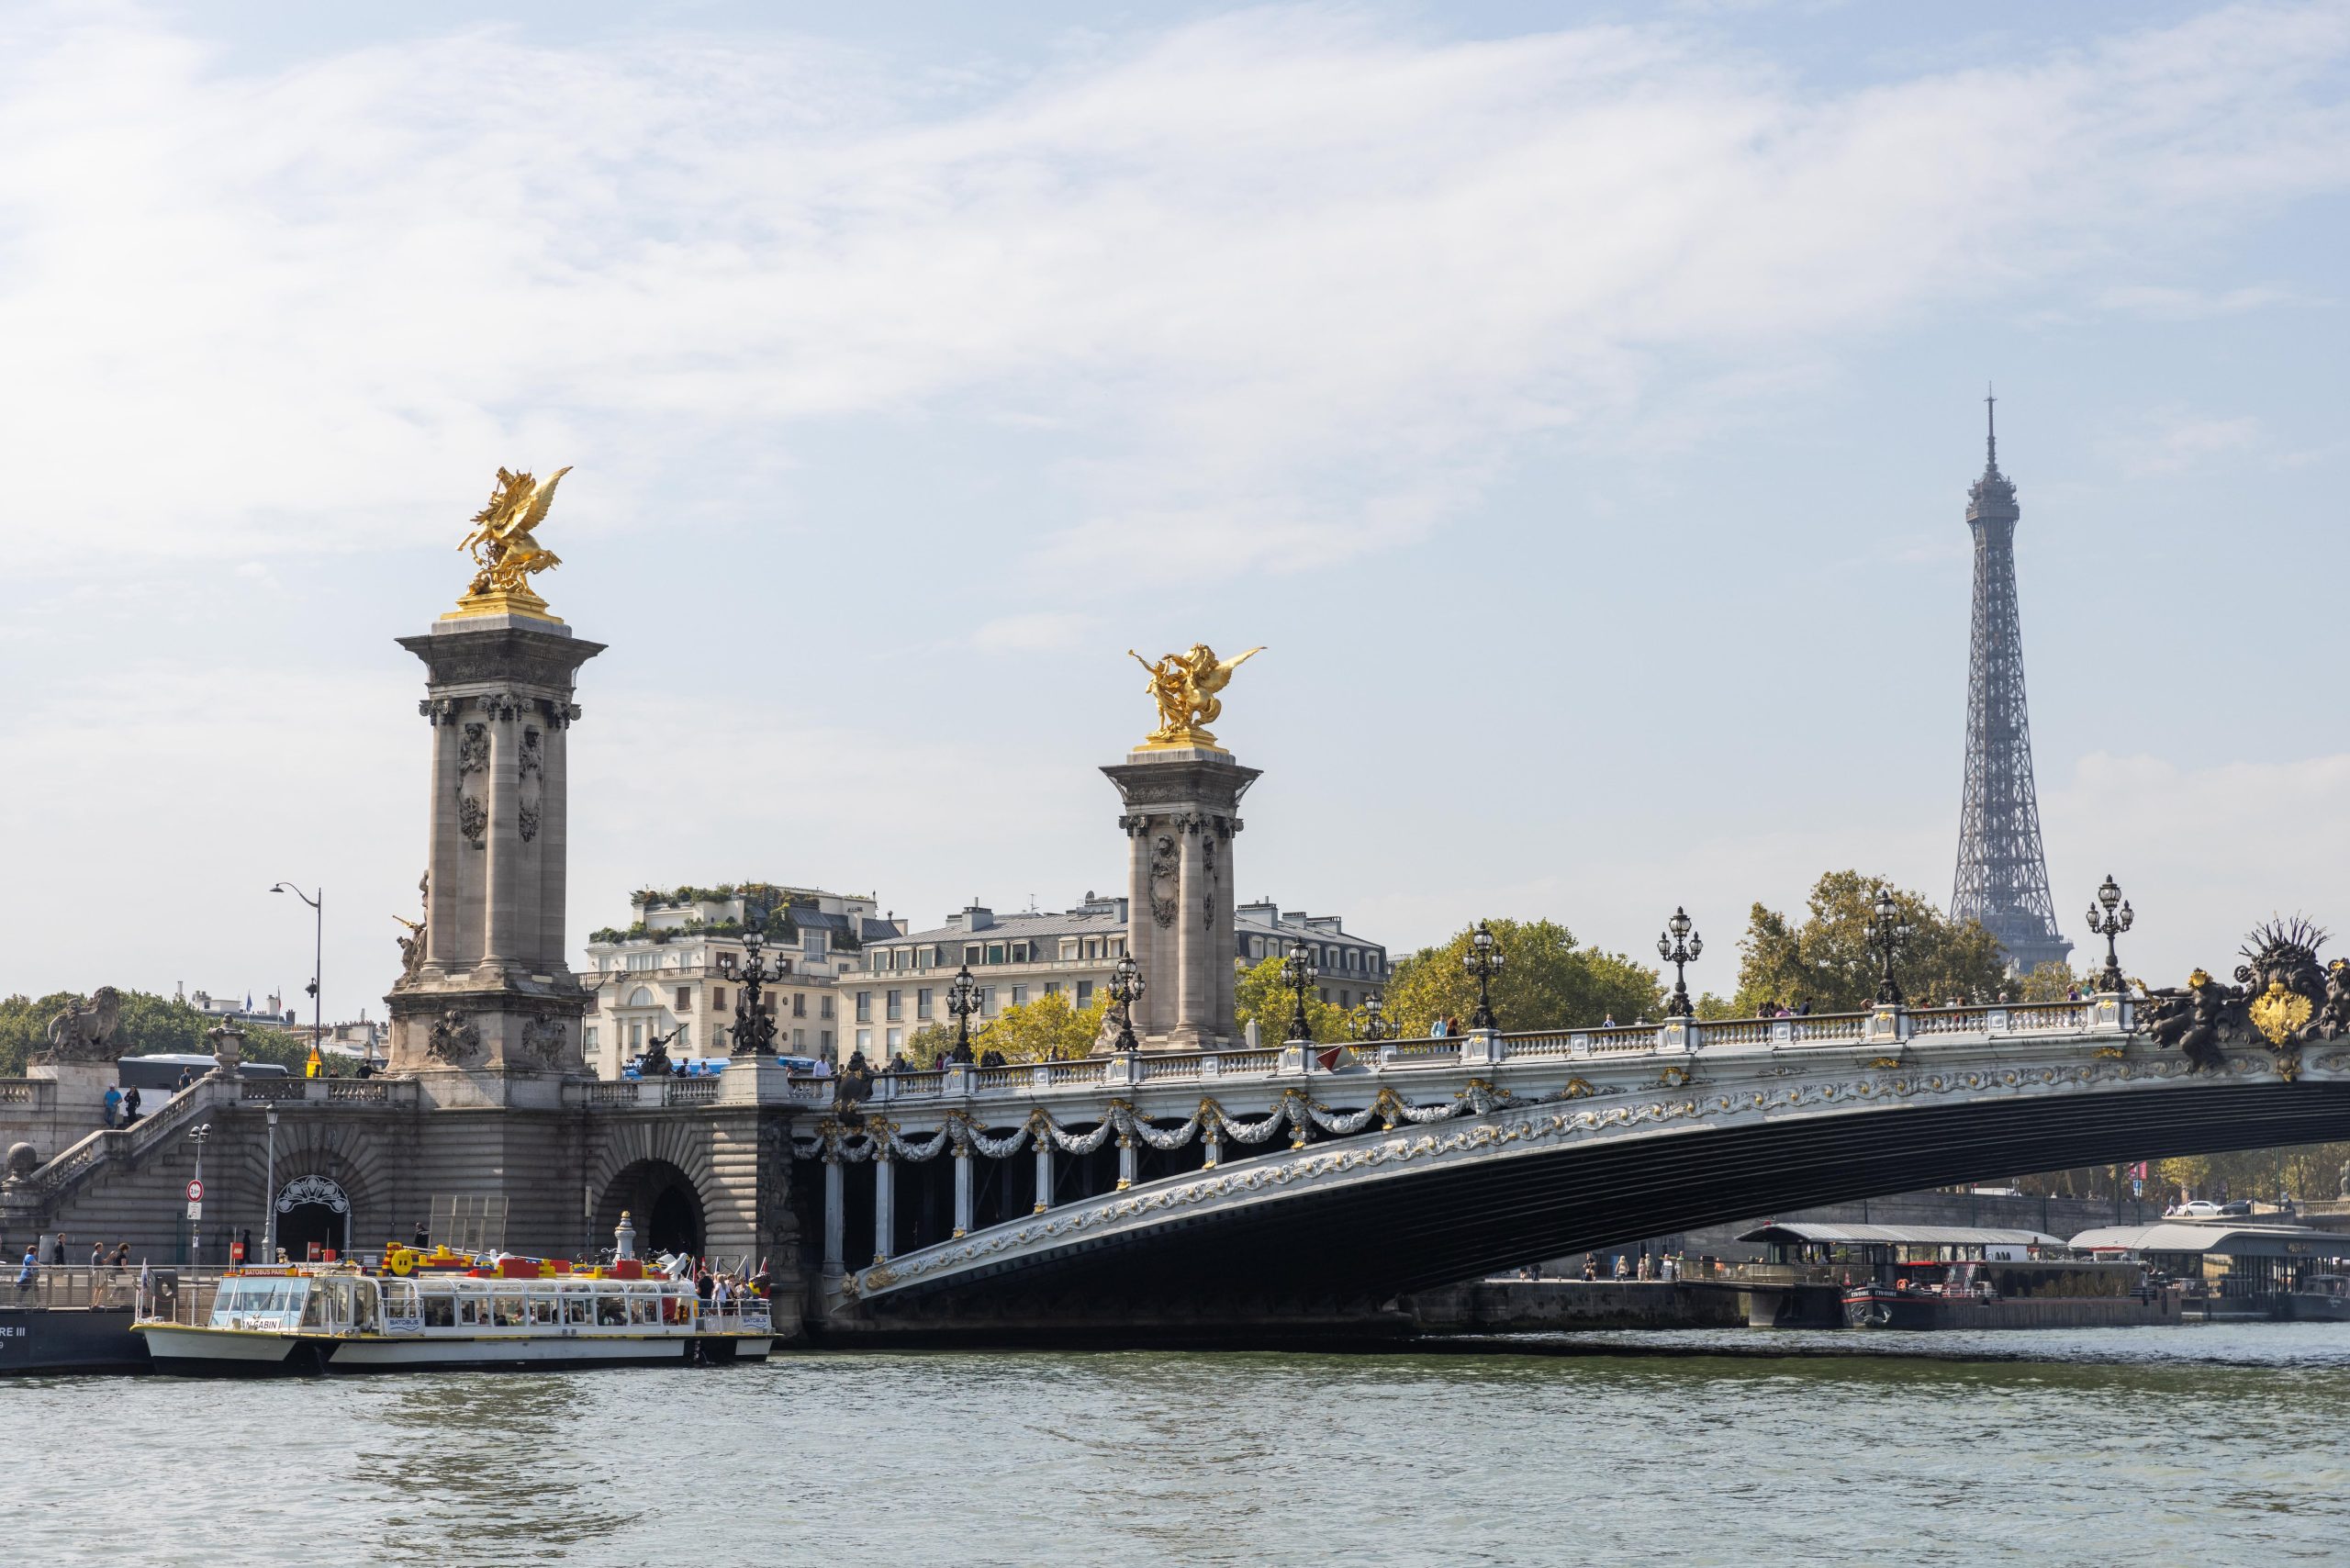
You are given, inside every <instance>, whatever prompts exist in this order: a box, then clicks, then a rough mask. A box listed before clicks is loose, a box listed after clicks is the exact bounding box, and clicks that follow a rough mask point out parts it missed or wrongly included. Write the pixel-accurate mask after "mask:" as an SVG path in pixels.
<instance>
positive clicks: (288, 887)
mask: <svg viewBox="0 0 2350 1568" xmlns="http://www.w3.org/2000/svg"><path fill="white" fill-rule="evenodd" d="M270 891H271V892H273V893H292V894H293V895H294V896H295V897H296V898H297V899H300V900H301V901H302V902H304V903H306V904H308V905H309V906H310V908H311V910H312V912H313V913H315V915H316V916H317V918H316V919H315V920H314V921H313V922H312V926H313V931H312V945H311V949H310V1048H311V1049H312V1050H314V1051H316V1052H318V1053H319V1071H320V1072H324V1071H325V1070H326V1060H327V1052H326V1040H327V1031H326V1012H325V1007H324V1004H323V1000H322V999H321V997H320V996H319V976H320V975H321V974H322V973H324V972H325V969H326V952H327V890H326V889H325V888H323V887H321V888H319V896H318V897H317V898H312V897H311V896H310V895H309V894H308V893H306V892H304V891H303V890H301V889H299V888H297V887H296V886H295V885H294V884H293V883H291V882H280V883H278V884H277V885H276V886H275V887H274V888H272V889H270ZM274 1256H275V1254H272V1257H273V1258H274Z"/></svg>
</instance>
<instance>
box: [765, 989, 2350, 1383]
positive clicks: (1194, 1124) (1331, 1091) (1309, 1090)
mask: <svg viewBox="0 0 2350 1568" xmlns="http://www.w3.org/2000/svg"><path fill="white" fill-rule="evenodd" d="M2133 1024H2134V1019H2133V1016H2132V1002H2131V1001H2130V1000H2129V999H2127V998H2125V997H2121V996H2105V997H2099V998H2094V999H2091V1000H2089V1001H2087V1002H2068V1003H2058V1004H2053V1005H2020V1006H2004V1007H1959V1008H1946V1009H1931V1010H1919V1011H1909V1010H1906V1009H1901V1008H1885V1009H1880V1010H1877V1011H1874V1012H1872V1013H1867V1014H1844V1015H1831V1016H1815V1017H1807V1018H1801V1019H1782V1020H1776V1021H1763V1020H1739V1021H1733V1022H1726V1023H1714V1024H1702V1023H1694V1022H1693V1023H1687V1024H1682V1023H1673V1024H1668V1025H1664V1026H1662V1027H1654V1026H1643V1027H1637V1028H1617V1029H1593V1030H1578V1031H1572V1032H1562V1033H1534V1034H1483V1033H1472V1034H1470V1035H1468V1036H1463V1037H1460V1038H1455V1039H1438V1040H1415V1041H1404V1042H1397V1043H1393V1044H1389V1045H1386V1046H1382V1047H1378V1048H1377V1050H1376V1051H1375V1053H1373V1052H1371V1051H1370V1050H1368V1049H1366V1050H1365V1051H1364V1052H1362V1053H1360V1054H1358V1053H1356V1052H1352V1051H1349V1052H1347V1053H1344V1056H1343V1057H1342V1058H1339V1059H1338V1060H1337V1062H1336V1063H1335V1064H1334V1068H1335V1070H1332V1069H1331V1068H1326V1067H1325V1065H1324V1063H1323V1062H1322V1061H1320V1060H1318V1059H1317V1060H1315V1061H1308V1060H1306V1059H1304V1058H1303V1057H1302V1056H1301V1055H1300V1053H1299V1052H1298V1050H1297V1049H1296V1048H1295V1047H1292V1048H1290V1049H1288V1050H1284V1051H1280V1052H1272V1051H1256V1052H1246V1051H1233V1052H1219V1053H1202V1054H1198V1055H1166V1054H1159V1055H1146V1056H1141V1057H1138V1058H1111V1059H1107V1060H1105V1059H1102V1058H1091V1059H1088V1060H1085V1061H1080V1062H1065V1063H1050V1064H1045V1065H1042V1066H1034V1067H1013V1068H1007V1069H997V1070H970V1069H958V1070H947V1071H946V1072H942V1073H924V1074H913V1075H910V1076H906V1077H901V1078H899V1079H897V1080H895V1081H890V1082H889V1083H888V1086H887V1091H886V1094H885V1095H884V1096H877V1098H876V1100H875V1101H873V1102H870V1103H867V1105H866V1107H864V1111H865V1114H864V1116H863V1118H862V1126H854V1125H852V1126H843V1125H840V1124H838V1123H834V1122H831V1121H825V1122H823V1123H822V1124H820V1125H818V1126H815V1127H813V1128H811V1129H809V1130H808V1131H807V1132H805V1133H803V1134H802V1136H801V1137H799V1138H798V1139H796V1141H795V1153H796V1154H797V1155H798V1156H799V1157H800V1166H799V1169H800V1172H801V1177H800V1180H801V1182H802V1184H803V1185H812V1184H814V1183H816V1182H821V1183H822V1187H823V1191H824V1194H825V1201H824V1204H823V1214H824V1220H823V1224H822V1232H821V1234H822V1237H823V1248H822V1250H823V1258H822V1260H821V1264H822V1266H821V1267H820V1269H819V1270H818V1271H817V1272H816V1275H815V1277H814V1279H812V1280H811V1286H812V1287H813V1289H812V1292H811V1327H812V1328H813V1329H814V1330H815V1331H816V1332H817V1333H818V1334H819V1335H820V1336H825V1337H832V1338H852V1337H856V1336H858V1335H867V1334H871V1335H886V1336H890V1337H909V1336H912V1337H923V1336H928V1335H937V1336H940V1337H951V1336H954V1335H969V1334H972V1333H981V1334H986V1335H989V1336H991V1337H998V1338H1021V1337H1026V1336H1032V1335H1033V1336H1035V1337H1037V1338H1050V1339H1056V1340H1066V1339H1068V1338H1071V1337H1073V1336H1088V1335H1095V1336H1102V1337H1106V1338H1134V1337H1136V1336H1144V1337H1150V1338H1160V1339H1169V1338H1174V1339H1181V1338H1186V1337H1191V1338H1202V1339H1212V1338H1233V1337H1241V1338H1259V1339H1263V1338H1279V1337H1281V1335H1282V1334H1283V1333H1285V1332H1288V1331H1292V1330H1294V1331H1298V1332H1302V1333H1310V1334H1317V1335H1318V1334H1322V1333H1327V1332H1330V1331H1333V1330H1337V1329H1348V1330H1351V1331H1362V1330H1365V1329H1368V1330H1371V1331H1378V1330H1379V1329H1380V1328H1381V1327H1382V1326H1388V1327H1400V1326H1401V1323H1402V1319H1401V1316H1400V1315H1398V1314H1397V1313H1396V1311H1395V1309H1394V1307H1393V1298H1394V1297H1396V1296H1397V1295H1398V1294H1403V1293H1407V1292H1411V1291H1416V1290H1421V1289H1426V1288H1429V1287H1433V1286H1437V1285H1440V1284H1444V1283H1447V1282H1453V1281H1457V1280H1460V1279H1463V1278H1467V1277H1471V1276H1473V1275H1476V1274H1479V1273H1481V1272H1484V1271H1492V1270H1494V1269H1499V1268H1506V1267H1511V1266H1515V1265H1517V1264H1521V1263H1526V1262H1530V1261H1534V1260H1540V1259H1545V1258H1556V1257H1560V1256H1562V1255H1568V1254H1572V1253H1575V1252H1580V1251H1582V1250H1584V1249H1591V1248H1598V1247H1605V1246H1609V1245H1612V1244H1616V1243H1619V1242H1624V1241H1628V1240H1630V1239H1634V1238H1639V1237H1643V1236H1653V1235H1658V1234H1662V1233H1667V1232H1671V1231H1675V1230H1681V1229H1686V1228H1690V1227H1694V1226H1700V1225H1705V1224H1708V1223H1718V1222H1721V1221H1724V1220H1729V1219H1733V1218H1738V1217H1740V1216H1745V1215H1753V1214H1756V1213H1768V1212H1770V1211H1772V1210H1774V1209H1794V1208H1799V1207H1805V1206H1808V1205H1812V1204H1825V1203H1831V1202H1836V1201H1840V1200H1845V1199H1852V1198H1858V1197H1863V1196H1870V1195H1875V1194H1880V1193H1888V1192H1895V1191H1901V1190H1909V1189H1916V1188H1919V1187H1929V1186H1938V1185H1945V1184H1953V1183H1957V1182H1970V1181H1978V1180H1983V1179H1986V1178H1993V1177H2003V1176H2009V1175H2013V1174H2016V1173H2018V1172H2021V1171H2028V1170H2055V1169H2063V1168H2066V1167H2075V1166H2081V1165H2094V1164H2107V1163H2111V1162H2113V1161H2117V1160H2122V1159H2142V1158H2160V1157H2165V1156H2170V1155H2180V1154H2190V1153H2198V1152H2206V1151H2211V1150H2218V1149H2226V1148H2252V1147H2265V1146H2268V1145H2276V1144H2289V1143H2299V1142H2310V1141H2317V1140H2321V1139H2325V1138H2333V1137H2344V1136H2345V1135H2350V1042H2345V1043H2344V1048H2332V1047H2316V1048H2313V1049H2311V1051H2310V1052H2309V1053H2307V1057H2308V1059H2306V1060H2304V1059H2302V1058H2301V1055H2300V1053H2289V1054H2286V1055H2282V1056H2278V1055H2272V1054H2271V1053H2269V1052H2267V1051H2266V1050H2250V1051H2239V1052H2237V1053H2234V1054H2232V1055H2231V1056H2230V1057H2229V1058H2228V1060H2227V1063H2226V1065H2225V1067H2224V1068H2223V1069H2221V1070H2215V1071H2208V1072H2198V1071H2195V1070H2192V1069H2190V1068H2189V1067H2188V1064H2187V1063H2186V1062H2185V1061H2184V1060H2183V1059H2182V1058H2180V1057H2179V1055H2178V1054H2177V1052H2176V1051H2168V1050H2161V1049H2158V1048H2157V1047H2154V1045H2153V1043H2152V1042H2151V1041H2150V1040H2148V1039H2147V1038H2146V1037H2145V1036H2143V1034H2140V1033H2138V1032H2136V1030H2135V1029H2134V1027H2133ZM1325 1049H1326V1047H1325ZM811 1134H812V1136H810V1135H811ZM868 1243H869V1246H868ZM852 1264H855V1265H856V1266H855V1267H851V1266H850V1265H852Z"/></svg>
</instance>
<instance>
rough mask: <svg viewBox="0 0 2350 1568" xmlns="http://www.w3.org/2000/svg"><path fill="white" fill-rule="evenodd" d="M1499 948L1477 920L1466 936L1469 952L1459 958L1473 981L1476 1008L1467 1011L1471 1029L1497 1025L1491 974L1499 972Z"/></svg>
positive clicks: (1484, 926) (1488, 928)
mask: <svg viewBox="0 0 2350 1568" xmlns="http://www.w3.org/2000/svg"><path fill="white" fill-rule="evenodd" d="M1503 962H1504V959H1503V956H1502V950H1501V949H1500V948H1499V947H1497V946H1494V934H1493V931H1492V929H1491V928H1490V927H1488V926H1487V925H1486V924H1485V923H1484V922H1483V921H1482V920H1481V921H1479V922H1478V923H1477V929H1476V932H1475V933H1474V934H1473V935H1471V937H1470V938H1469V956H1468V957H1467V958H1463V959H1462V960H1461V963H1462V964H1463V965H1464V966H1466V968H1467V969H1468V970H1469V974H1470V978H1471V979H1472V980H1475V981H1476V982H1477V1011H1476V1012H1474V1013H1472V1014H1470V1015H1469V1027H1471V1028H1472V1029H1498V1028H1500V1027H1501V1025H1500V1024H1499V1023H1498V1022H1496V1021H1495V1019H1494V990H1493V988H1494V976H1495V975H1497V974H1499V973H1501V972H1502V964H1503Z"/></svg>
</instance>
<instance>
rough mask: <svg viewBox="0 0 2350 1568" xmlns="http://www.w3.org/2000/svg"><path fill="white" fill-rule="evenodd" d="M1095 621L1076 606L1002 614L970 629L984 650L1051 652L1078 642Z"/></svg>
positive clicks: (976, 642) (1014, 652)
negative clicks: (976, 629)
mask: <svg viewBox="0 0 2350 1568" xmlns="http://www.w3.org/2000/svg"><path fill="white" fill-rule="evenodd" d="M1095 624H1096V622H1095V620H1094V617H1092V616H1091V615H1086V614H1083V613H1081V612H1079V611H1076V610H1037V611H1035V613H1033V614H1028V615H1004V616H999V617H998V618H996V619H995V620H993V621H990V622H986V623H984V624H983V625H981V626H980V627H979V630H978V631H977V632H974V633H971V645H972V646H973V647H975V648H977V649H979V651H980V652H981V653H983V654H1035V653H1050V652H1052V651H1053V650H1055V649H1057V648H1069V647H1074V646H1076V645H1077V644H1078V643H1080V641H1082V640H1083V639H1084V637H1085V635H1086V633H1089V632H1091V630H1092V629H1093V627H1094V625H1095Z"/></svg>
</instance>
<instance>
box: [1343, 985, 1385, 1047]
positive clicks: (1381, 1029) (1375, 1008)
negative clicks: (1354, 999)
mask: <svg viewBox="0 0 2350 1568" xmlns="http://www.w3.org/2000/svg"><path fill="white" fill-rule="evenodd" d="M1347 1033H1348V1034H1349V1035H1352V1036H1354V1037H1355V1038H1356V1039H1358V1040H1363V1041H1367V1042H1369V1043H1370V1044H1372V1045H1377V1044H1378V1043H1379V1042H1380V1041H1382V1040H1392V1039H1393V1038H1394V1037H1395V1025H1393V1024H1390V1023H1389V1022H1388V1021H1387V1009H1386V1008H1384V1007H1382V1005H1380V1001H1379V998H1377V997H1375V996H1374V997H1371V998H1370V999H1369V1000H1367V1001H1366V1002H1364V1003H1363V1004H1362V1011H1361V1012H1360V1013H1359V1014H1356V1015H1355V1016H1354V1017H1353V1018H1351V1019H1349V1020H1348V1024H1347Z"/></svg>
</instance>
